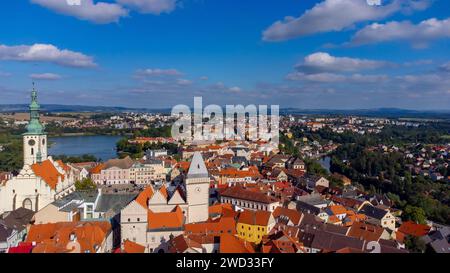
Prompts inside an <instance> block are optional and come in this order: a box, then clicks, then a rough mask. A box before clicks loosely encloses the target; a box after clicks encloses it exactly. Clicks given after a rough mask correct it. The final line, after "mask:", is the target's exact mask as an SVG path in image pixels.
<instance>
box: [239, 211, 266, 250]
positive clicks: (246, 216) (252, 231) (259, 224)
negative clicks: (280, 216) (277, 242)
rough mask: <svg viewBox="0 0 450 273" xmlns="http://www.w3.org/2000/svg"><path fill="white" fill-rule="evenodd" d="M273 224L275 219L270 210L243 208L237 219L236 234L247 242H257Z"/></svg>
mask: <svg viewBox="0 0 450 273" xmlns="http://www.w3.org/2000/svg"><path fill="white" fill-rule="evenodd" d="M274 225H275V219H274V217H273V215H272V213H271V212H268V211H262V210H257V211H251V210H244V211H243V212H241V213H240V214H239V218H238V221H237V228H236V231H237V236H238V237H239V238H241V239H244V240H246V241H248V242H251V243H255V244H259V243H260V242H261V241H262V238H263V236H265V235H267V234H269V231H270V230H271V229H272V228H273V226H274Z"/></svg>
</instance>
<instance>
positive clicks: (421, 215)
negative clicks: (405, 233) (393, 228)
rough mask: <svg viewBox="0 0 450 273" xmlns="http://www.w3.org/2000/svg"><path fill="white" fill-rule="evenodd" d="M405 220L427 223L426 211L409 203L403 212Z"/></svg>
mask: <svg viewBox="0 0 450 273" xmlns="http://www.w3.org/2000/svg"><path fill="white" fill-rule="evenodd" d="M403 217H404V218H405V220H409V221H413V222H416V223H419V224H425V223H426V216H425V211H424V210H423V209H422V208H419V207H414V206H411V205H407V206H406V207H405V211H404V213H403Z"/></svg>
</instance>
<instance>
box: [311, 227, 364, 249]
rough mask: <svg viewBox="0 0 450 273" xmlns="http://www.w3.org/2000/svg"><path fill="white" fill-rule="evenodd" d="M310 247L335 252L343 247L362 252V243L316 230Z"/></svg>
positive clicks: (354, 239)
mask: <svg viewBox="0 0 450 273" xmlns="http://www.w3.org/2000/svg"><path fill="white" fill-rule="evenodd" d="M311 246H312V247H313V248H316V249H320V250H325V251H337V250H339V249H342V248H345V247H351V248H354V249H359V250H363V248H364V241H361V240H359V239H357V238H352V237H347V236H345V235H341V234H336V233H331V232H326V231H322V230H316V231H314V240H313V242H312V244H311Z"/></svg>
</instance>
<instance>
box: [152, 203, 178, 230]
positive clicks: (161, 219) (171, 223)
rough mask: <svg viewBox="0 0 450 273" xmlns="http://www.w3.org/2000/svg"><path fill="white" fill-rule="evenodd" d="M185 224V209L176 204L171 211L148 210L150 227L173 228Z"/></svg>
mask: <svg viewBox="0 0 450 273" xmlns="http://www.w3.org/2000/svg"><path fill="white" fill-rule="evenodd" d="M183 224H184V215H183V210H182V209H181V208H180V207H179V206H176V207H175V209H174V210H173V211H171V212H158V213H155V212H153V211H152V210H150V209H149V210H148V228H149V229H172V228H182V227H183Z"/></svg>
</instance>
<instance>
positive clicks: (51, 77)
mask: <svg viewBox="0 0 450 273" xmlns="http://www.w3.org/2000/svg"><path fill="white" fill-rule="evenodd" d="M30 78H32V79H33V80H48V81H55V80H59V79H61V78H62V77H61V76H60V75H58V74H54V73H42V74H31V75H30Z"/></svg>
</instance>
